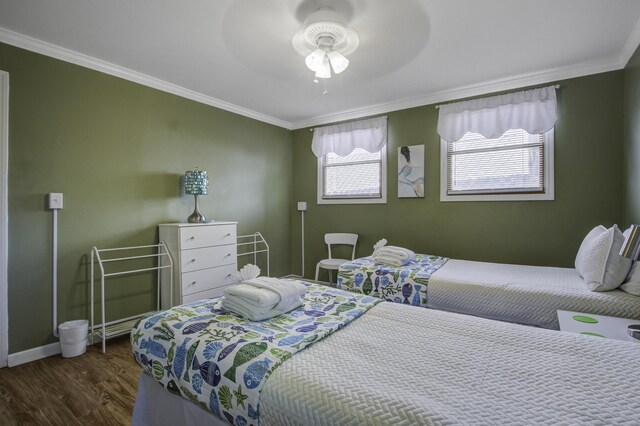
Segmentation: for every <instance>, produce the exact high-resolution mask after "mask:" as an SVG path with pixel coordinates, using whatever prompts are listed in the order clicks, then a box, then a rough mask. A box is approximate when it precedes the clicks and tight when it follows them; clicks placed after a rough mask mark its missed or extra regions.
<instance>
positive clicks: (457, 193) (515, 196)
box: [441, 129, 553, 201]
mask: <svg viewBox="0 0 640 426" xmlns="http://www.w3.org/2000/svg"><path fill="white" fill-rule="evenodd" d="M441 146H442V148H441V149H442V153H441V157H442V176H441V179H442V186H443V188H441V201H473V200H485V201H500V200H505V201H506V200H553V129H551V130H550V131H548V132H546V133H544V134H530V133H527V132H526V131H525V130H523V129H511V130H508V131H506V132H505V133H504V134H503V135H502V136H500V137H498V138H493V139H489V138H485V137H484V136H482V135H480V134H478V133H471V132H467V133H466V134H465V135H464V136H463V137H462V139H460V140H458V141H456V142H446V141H445V140H442V144H441ZM487 194H489V195H493V197H488V196H487Z"/></svg>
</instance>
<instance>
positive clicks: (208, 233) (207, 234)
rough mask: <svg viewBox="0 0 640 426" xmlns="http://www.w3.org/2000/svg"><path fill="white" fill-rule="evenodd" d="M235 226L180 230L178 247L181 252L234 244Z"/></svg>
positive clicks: (210, 226)
mask: <svg viewBox="0 0 640 426" xmlns="http://www.w3.org/2000/svg"><path fill="white" fill-rule="evenodd" d="M236 242H237V235H236V226H235V225H220V226H212V225H208V226H189V227H185V228H181V229H180V247H181V249H182V250H187V249H194V248H200V247H209V246H220V245H224V244H234V245H235V244H236Z"/></svg>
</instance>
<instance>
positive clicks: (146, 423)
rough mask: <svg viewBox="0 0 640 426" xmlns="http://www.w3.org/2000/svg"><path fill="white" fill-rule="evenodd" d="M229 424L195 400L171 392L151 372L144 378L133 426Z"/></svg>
mask: <svg viewBox="0 0 640 426" xmlns="http://www.w3.org/2000/svg"><path fill="white" fill-rule="evenodd" d="M175 425H184V426H199V425H211V426H219V425H227V426H228V425H229V423H227V421H226V420H223V419H221V418H220V417H218V416H214V415H213V414H211V413H210V412H208V411H205V410H203V409H202V408H200V407H198V406H197V405H196V404H194V403H193V402H191V401H187V400H186V399H184V398H181V397H179V396H177V395H174V394H172V393H169V392H167V391H166V390H165V389H164V388H163V387H162V386H161V385H160V384H159V383H158V382H156V381H155V380H154V379H152V378H151V377H149V375H148V374H147V373H144V372H143V373H142V374H141V375H140V381H139V382H138V395H137V396H136V405H135V407H134V408H133V416H132V417H131V426H175Z"/></svg>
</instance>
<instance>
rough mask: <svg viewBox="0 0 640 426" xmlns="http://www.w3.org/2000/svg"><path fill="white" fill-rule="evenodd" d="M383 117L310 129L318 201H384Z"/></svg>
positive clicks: (385, 168)
mask: <svg viewBox="0 0 640 426" xmlns="http://www.w3.org/2000/svg"><path fill="white" fill-rule="evenodd" d="M386 144H387V117H376V118H370V119H366V120H359V121H351V122H348V123H340V124H335V125H331V126H324V127H317V128H315V129H313V141H312V143H311V150H312V151H313V153H314V155H315V156H316V157H317V158H318V204H364V203H369V204H371V203H386V202H387V155H386Z"/></svg>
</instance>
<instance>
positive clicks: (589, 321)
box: [573, 315, 598, 324]
mask: <svg viewBox="0 0 640 426" xmlns="http://www.w3.org/2000/svg"><path fill="white" fill-rule="evenodd" d="M573 319H574V320H576V321H578V322H586V323H587V324H597V323H598V320H597V319H595V318H592V317H587V316H584V315H574V317H573Z"/></svg>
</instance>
